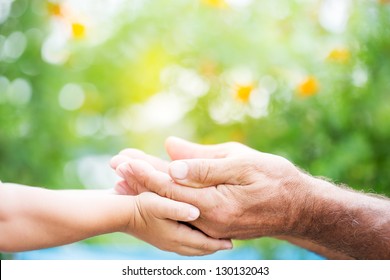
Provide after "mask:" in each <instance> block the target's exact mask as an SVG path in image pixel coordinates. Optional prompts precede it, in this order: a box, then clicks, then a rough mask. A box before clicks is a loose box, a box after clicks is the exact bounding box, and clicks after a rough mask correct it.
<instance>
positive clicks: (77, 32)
mask: <svg viewBox="0 0 390 280" xmlns="http://www.w3.org/2000/svg"><path fill="white" fill-rule="evenodd" d="M85 33H86V28H85V26H84V25H83V24H81V23H77V22H74V23H72V36H73V38H75V39H82V38H84V37H85Z"/></svg>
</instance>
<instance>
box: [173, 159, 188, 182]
mask: <svg viewBox="0 0 390 280" xmlns="http://www.w3.org/2000/svg"><path fill="white" fill-rule="evenodd" d="M170 171H171V172H170V173H171V176H172V177H173V178H174V179H179V180H183V179H185V178H186V177H187V174H188V165H187V163H185V162H184V161H174V162H172V163H171V166H170Z"/></svg>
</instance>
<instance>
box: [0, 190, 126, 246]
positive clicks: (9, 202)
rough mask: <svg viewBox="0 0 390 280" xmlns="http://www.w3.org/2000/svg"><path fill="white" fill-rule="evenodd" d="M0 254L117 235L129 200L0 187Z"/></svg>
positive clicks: (71, 192)
mask: <svg viewBox="0 0 390 280" xmlns="http://www.w3.org/2000/svg"><path fill="white" fill-rule="evenodd" d="M0 197H1V200H2V203H1V206H0V232H1V235H0V251H9V252H14V251H24V250H32V249H37V248H45V247H51V246H57V245H63V244H68V243H72V242H76V241H79V240H82V239H85V238H89V237H92V236H95V235H99V234H104V233H110V232H115V231H121V230H123V228H124V227H126V225H127V223H128V220H129V213H131V211H132V207H133V206H132V201H133V200H132V198H131V197H125V196H115V195H108V194H104V193H96V192H92V193H91V192H88V191H81V190H80V191H70V192H68V191H53V190H47V189H43V188H36V187H26V186H20V185H14V184H3V185H0Z"/></svg>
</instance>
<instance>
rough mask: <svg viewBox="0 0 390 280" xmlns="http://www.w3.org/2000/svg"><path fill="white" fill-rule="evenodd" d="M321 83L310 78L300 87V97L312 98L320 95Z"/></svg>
mask: <svg viewBox="0 0 390 280" xmlns="http://www.w3.org/2000/svg"><path fill="white" fill-rule="evenodd" d="M319 88H320V87H319V83H318V81H317V79H316V78H315V77H313V76H309V77H307V78H306V79H304V80H303V81H302V83H300V84H299V85H298V93H299V95H300V96H305V97H307V96H312V95H315V94H316V93H318V91H319Z"/></svg>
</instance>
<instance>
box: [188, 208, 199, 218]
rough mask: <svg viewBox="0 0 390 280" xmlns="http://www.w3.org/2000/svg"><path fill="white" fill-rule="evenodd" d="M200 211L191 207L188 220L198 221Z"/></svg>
mask: <svg viewBox="0 0 390 280" xmlns="http://www.w3.org/2000/svg"><path fill="white" fill-rule="evenodd" d="M199 214H200V212H199V209H198V208H195V207H191V208H190V213H189V215H188V218H189V219H191V220H196V219H197V218H198V217H199Z"/></svg>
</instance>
